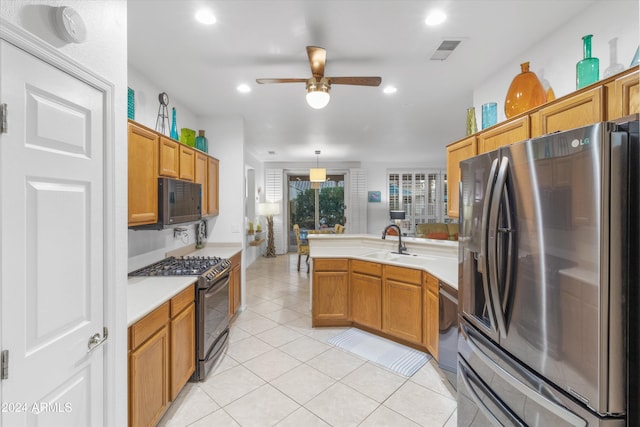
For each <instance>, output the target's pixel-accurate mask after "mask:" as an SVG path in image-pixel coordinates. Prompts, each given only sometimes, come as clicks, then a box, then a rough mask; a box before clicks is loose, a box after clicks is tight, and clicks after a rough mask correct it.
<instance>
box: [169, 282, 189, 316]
mask: <svg viewBox="0 0 640 427" xmlns="http://www.w3.org/2000/svg"><path fill="white" fill-rule="evenodd" d="M194 292H195V291H194V286H193V285H191V286H189V287H188V288H187V289H185V290H184V291H182V292H180V293H179V294H178V295H176V296H175V297H173V298H171V318H174V317H176V316H177V315H178V314H179V313H180V312H181V311H182V310H184V309H185V308H186V307H188V306H189V305H190V304H191V303H192V302H194V301H195V294H194Z"/></svg>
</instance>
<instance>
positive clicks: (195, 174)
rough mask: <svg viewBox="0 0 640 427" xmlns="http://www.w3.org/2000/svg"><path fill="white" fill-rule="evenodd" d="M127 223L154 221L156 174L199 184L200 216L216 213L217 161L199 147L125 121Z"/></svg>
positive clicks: (217, 190) (141, 223) (155, 213)
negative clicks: (126, 145) (126, 136)
mask: <svg viewBox="0 0 640 427" xmlns="http://www.w3.org/2000/svg"><path fill="white" fill-rule="evenodd" d="M128 126H129V128H128V150H129V157H128V159H129V170H128V182H129V199H128V203H129V212H128V225H129V227H135V226H138V225H145V224H154V223H156V222H158V177H167V178H173V179H182V180H185V181H195V182H197V183H199V184H200V185H202V216H214V215H218V214H219V213H220V204H219V169H220V161H219V160H218V159H216V158H214V157H211V156H209V155H207V154H206V153H203V152H201V151H199V150H196V149H194V148H192V147H189V146H187V145H184V144H180V143H179V142H178V141H175V140H173V139H171V138H167V137H166V136H164V135H162V134H160V133H158V132H156V131H154V130H152V129H149V128H147V127H145V126H143V125H140V124H138V123H136V122H134V121H132V120H129V121H128Z"/></svg>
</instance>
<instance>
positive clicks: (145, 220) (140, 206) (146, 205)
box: [128, 123, 159, 226]
mask: <svg viewBox="0 0 640 427" xmlns="http://www.w3.org/2000/svg"><path fill="white" fill-rule="evenodd" d="M128 139H129V148H128V150H129V215H128V217H129V225H130V226H131V225H144V224H153V223H154V222H157V221H158V141H159V137H158V134H156V133H155V132H152V131H149V130H148V129H146V128H144V127H142V126H138V125H136V124H134V123H129V131H128Z"/></svg>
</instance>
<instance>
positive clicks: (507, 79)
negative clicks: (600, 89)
mask: <svg viewBox="0 0 640 427" xmlns="http://www.w3.org/2000/svg"><path fill="white" fill-rule="evenodd" d="M638 3H639V2H638V0H599V1H598V2H596V3H594V4H593V5H592V6H590V7H588V8H585V9H584V10H583V11H582V12H581V13H580V14H578V15H576V17H575V18H574V19H572V20H570V21H568V22H567V23H566V24H565V25H563V26H562V27H560V28H558V30H557V31H555V32H553V33H551V34H548V35H546V36H543V37H542V38H541V40H540V41H539V42H538V43H536V44H535V45H534V46H523V49H522V54H521V55H519V56H518V57H516V58H505V63H504V64H496V71H495V73H494V74H493V75H491V76H490V77H489V78H487V80H486V81H485V82H484V83H483V84H482V85H480V86H479V87H477V88H476V89H475V90H474V93H473V105H474V106H475V108H476V114H477V121H478V127H480V123H481V114H480V111H481V106H482V104H484V103H486V102H492V101H493V102H497V103H498V122H500V121H502V120H505V119H506V117H505V114H504V99H505V97H506V96H507V91H508V90H509V85H510V84H511V81H512V80H513V78H514V77H515V76H516V75H517V74H519V73H520V64H521V63H523V62H527V61H528V62H530V71H533V72H535V73H536V75H537V76H538V78H544V79H546V80H547V81H548V82H549V84H550V85H551V87H552V88H553V91H554V92H555V95H556V98H560V97H561V96H564V95H567V94H569V93H571V92H573V91H575V90H576V63H577V62H578V61H580V60H581V59H582V58H583V53H582V36H584V35H587V34H593V38H592V55H593V56H594V57H597V58H599V59H600V78H602V77H603V75H604V71H605V69H606V68H607V67H608V66H609V52H610V50H609V41H610V40H611V39H613V38H616V37H617V39H618V41H617V51H618V55H617V56H618V58H617V62H618V63H620V64H622V65H624V67H625V69H626V68H628V67H629V64H630V63H631V60H632V58H633V55H634V53H635V51H636V49H637V48H638V43H639V37H640V36H639V33H638V27H639V25H638V21H639V16H638V14H639V12H638Z"/></svg>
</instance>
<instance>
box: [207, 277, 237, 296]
mask: <svg viewBox="0 0 640 427" xmlns="http://www.w3.org/2000/svg"><path fill="white" fill-rule="evenodd" d="M230 281H231V275H230V274H229V273H227V274H225V275H224V276H221V277H219V278H218V279H216V281H215V282H213V284H212V285H211V286H209V287H208V288H207V291H206V292H205V294H204V296H205V297H208V296H210V295H213V294H215V293H217V292H218V291H220V290H221V289H224V287H225V286H227V285H228V284H229V282H230Z"/></svg>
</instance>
